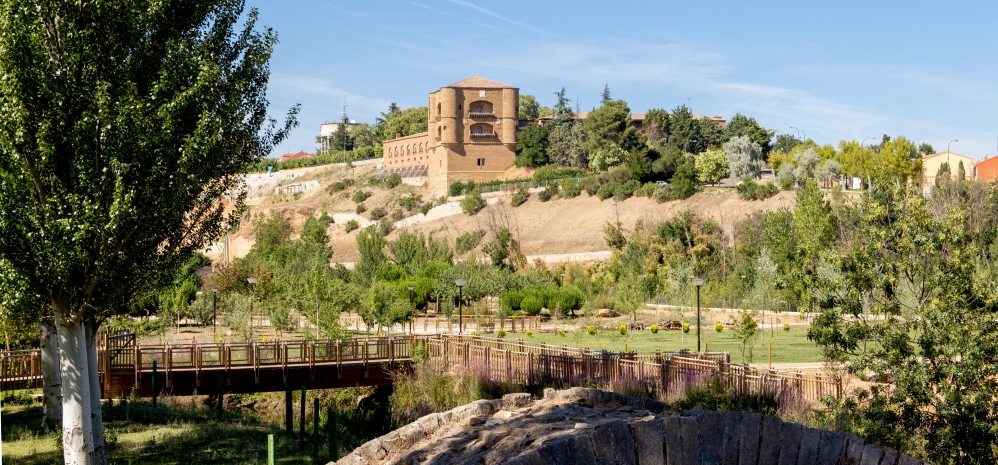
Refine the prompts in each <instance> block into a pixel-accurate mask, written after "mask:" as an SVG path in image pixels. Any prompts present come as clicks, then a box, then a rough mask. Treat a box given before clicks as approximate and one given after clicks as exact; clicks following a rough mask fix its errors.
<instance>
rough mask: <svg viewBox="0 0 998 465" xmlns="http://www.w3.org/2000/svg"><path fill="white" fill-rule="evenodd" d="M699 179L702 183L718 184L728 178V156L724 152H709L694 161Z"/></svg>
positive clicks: (698, 156)
mask: <svg viewBox="0 0 998 465" xmlns="http://www.w3.org/2000/svg"><path fill="white" fill-rule="evenodd" d="M694 164H695V166H696V172H697V179H699V180H700V182H705V183H716V182H718V181H720V180H722V179H724V178H726V177H728V156H727V155H725V153H724V151H723V150H708V151H706V152H703V153H701V154H699V155H697V156H696V159H695V160H694Z"/></svg>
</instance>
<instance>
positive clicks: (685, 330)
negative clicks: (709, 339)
mask: <svg viewBox="0 0 998 465" xmlns="http://www.w3.org/2000/svg"><path fill="white" fill-rule="evenodd" d="M689 332H690V324H689V323H683V334H686V333H689Z"/></svg>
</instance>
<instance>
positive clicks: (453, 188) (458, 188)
mask: <svg viewBox="0 0 998 465" xmlns="http://www.w3.org/2000/svg"><path fill="white" fill-rule="evenodd" d="M463 193H464V183H463V182H461V181H454V182H453V183H451V185H450V187H449V188H447V195H450V196H451V197H454V196H458V195H461V194H463Z"/></svg>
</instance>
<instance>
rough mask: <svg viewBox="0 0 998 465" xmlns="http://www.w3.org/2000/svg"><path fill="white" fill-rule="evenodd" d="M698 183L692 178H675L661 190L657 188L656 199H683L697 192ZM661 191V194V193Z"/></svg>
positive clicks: (660, 200) (661, 200) (663, 200)
mask: <svg viewBox="0 0 998 465" xmlns="http://www.w3.org/2000/svg"><path fill="white" fill-rule="evenodd" d="M696 192H697V183H696V181H693V180H691V179H686V178H673V180H672V182H671V183H670V184H669V185H668V186H662V188H661V190H658V189H656V191H655V200H657V201H659V202H665V201H668V200H683V199H688V198H690V196H691V195H693V194H696ZM660 193H661V194H660Z"/></svg>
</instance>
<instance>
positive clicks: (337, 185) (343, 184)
mask: <svg viewBox="0 0 998 465" xmlns="http://www.w3.org/2000/svg"><path fill="white" fill-rule="evenodd" d="M350 186H353V179H344V180H342V181H336V182H334V183H332V184H330V185H329V187H327V188H326V192H329V193H330V194H332V193H335V192H340V191H343V190H346V189H347V188H348V187H350Z"/></svg>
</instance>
